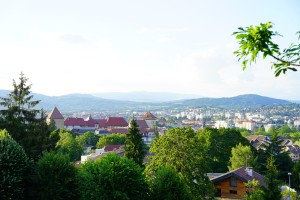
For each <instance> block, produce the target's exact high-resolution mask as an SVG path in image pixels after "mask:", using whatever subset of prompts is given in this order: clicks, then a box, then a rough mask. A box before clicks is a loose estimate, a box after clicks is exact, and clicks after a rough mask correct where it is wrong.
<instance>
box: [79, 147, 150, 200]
mask: <svg viewBox="0 0 300 200" xmlns="http://www.w3.org/2000/svg"><path fill="white" fill-rule="evenodd" d="M78 177H79V192H80V199H90V200H97V199H103V200H114V199H116V200H119V199H121V200H129V199H136V200H143V199H147V196H148V186H147V183H146V179H145V176H144V174H143V169H142V168H141V167H139V166H138V165H137V164H136V163H135V162H134V161H133V160H131V159H127V158H121V157H120V156H119V155H117V154H115V153H113V154H107V155H106V156H105V157H103V158H100V159H98V160H96V161H88V162H86V163H84V164H83V165H81V166H80V168H79V175H78Z"/></svg>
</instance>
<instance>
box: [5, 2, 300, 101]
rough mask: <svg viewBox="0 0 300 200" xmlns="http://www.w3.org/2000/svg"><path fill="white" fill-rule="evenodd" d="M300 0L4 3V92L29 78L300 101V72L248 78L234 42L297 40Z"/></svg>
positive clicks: (43, 83)
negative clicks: (258, 28) (253, 32)
mask: <svg viewBox="0 0 300 200" xmlns="http://www.w3.org/2000/svg"><path fill="white" fill-rule="evenodd" d="M299 19H300V1H299V0H285V1H282V0H252V1H241V0H215V1H209V0H206V1H204V0H185V1H183V0H181V1H178V0H169V1H167V0H151V1H143V0H136V1H131V0H128V1H124V0H105V1H104V0H103V1H102V0H86V1H83V0H81V1H76V0H51V1H44V0H36V1H31V0H26V1H23V0H20V1H17V0H16V1H14V0H12V1H4V0H1V1H0V89H12V79H17V78H18V77H19V74H20V72H21V71H23V72H24V73H25V75H26V76H27V77H28V78H29V83H32V84H33V87H32V90H33V92H37V93H42V94H47V95H61V94H69V93H97V92H127V91H158V92H176V93H187V94H197V95H201V96H208V97H224V96H235V95H239V94H249V93H251V94H259V95H265V96H270V97H277V98H284V99H300V92H299V91H300V71H299V72H294V73H293V72H290V73H288V74H287V75H286V76H281V77H279V78H274V75H273V71H271V68H270V64H269V62H267V61H264V62H259V63H257V64H256V65H255V66H252V67H251V68H248V69H247V70H246V71H242V68H241V65H240V63H238V62H237V59H236V57H235V55H233V53H232V52H233V51H234V50H235V49H236V48H237V44H236V41H235V38H234V37H233V36H232V35H231V34H232V32H234V31H236V30H237V28H238V27H239V26H249V25H252V24H254V25H257V24H259V23H260V22H267V21H272V22H273V23H274V24H275V25H274V29H275V30H277V31H278V32H279V33H280V34H282V35H283V36H284V37H278V38H277V40H276V41H278V43H279V44H281V45H282V46H283V47H287V46H288V45H289V44H290V43H291V42H299V41H297V36H296V34H295V33H296V32H297V31H299V30H300V21H299Z"/></svg>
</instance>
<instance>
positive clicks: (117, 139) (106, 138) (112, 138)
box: [96, 133, 126, 149]
mask: <svg viewBox="0 0 300 200" xmlns="http://www.w3.org/2000/svg"><path fill="white" fill-rule="evenodd" d="M125 140H126V135H125V134H118V133H113V134H111V135H102V136H100V138H99V140H98V142H97V144H96V146H97V148H99V149H102V148H103V147H104V146H106V145H111V144H120V145H124V144H125Z"/></svg>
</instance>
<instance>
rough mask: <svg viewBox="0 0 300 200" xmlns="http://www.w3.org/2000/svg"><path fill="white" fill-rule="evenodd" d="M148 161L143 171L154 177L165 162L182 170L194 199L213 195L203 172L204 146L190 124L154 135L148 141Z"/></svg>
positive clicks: (204, 170) (205, 170)
mask: <svg viewBox="0 0 300 200" xmlns="http://www.w3.org/2000/svg"><path fill="white" fill-rule="evenodd" d="M150 153H151V154H153V155H152V156H150V157H149V158H150V163H149V164H148V165H147V167H146V169H145V171H146V173H147V175H148V177H153V176H155V174H156V173H157V171H158V170H159V169H160V168H161V167H164V166H166V165H167V166H169V167H171V168H173V169H174V170H175V171H176V172H177V173H179V174H181V175H182V177H183V180H184V182H185V183H186V184H187V186H188V189H189V193H190V194H193V198H195V199H204V197H205V196H206V195H207V196H212V195H213V186H212V183H211V182H210V181H209V179H208V177H207V176H206V175H205V172H207V171H208V166H207V162H206V161H207V153H206V149H205V146H204V145H203V143H201V141H200V140H199V139H198V137H197V134H196V132H195V131H194V130H193V129H191V128H174V129H170V130H168V131H167V132H166V133H165V134H164V135H163V136H160V137H157V138H155V139H154V140H153V141H152V143H151V145H150Z"/></svg>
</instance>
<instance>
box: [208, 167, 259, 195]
mask: <svg viewBox="0 0 300 200" xmlns="http://www.w3.org/2000/svg"><path fill="white" fill-rule="evenodd" d="M207 175H208V177H209V178H210V180H211V181H212V183H213V184H214V187H215V188H216V197H222V198H232V199H234V198H243V196H244V195H245V193H246V192H247V190H248V188H247V187H246V186H245V184H244V183H247V182H248V181H251V180H253V179H256V180H258V181H259V183H260V184H261V185H262V186H265V183H264V178H263V176H262V175H260V174H259V173H257V172H255V171H253V170H252V168H250V167H241V168H238V169H236V170H233V171H230V172H227V173H218V174H212V173H211V174H207Z"/></svg>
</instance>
